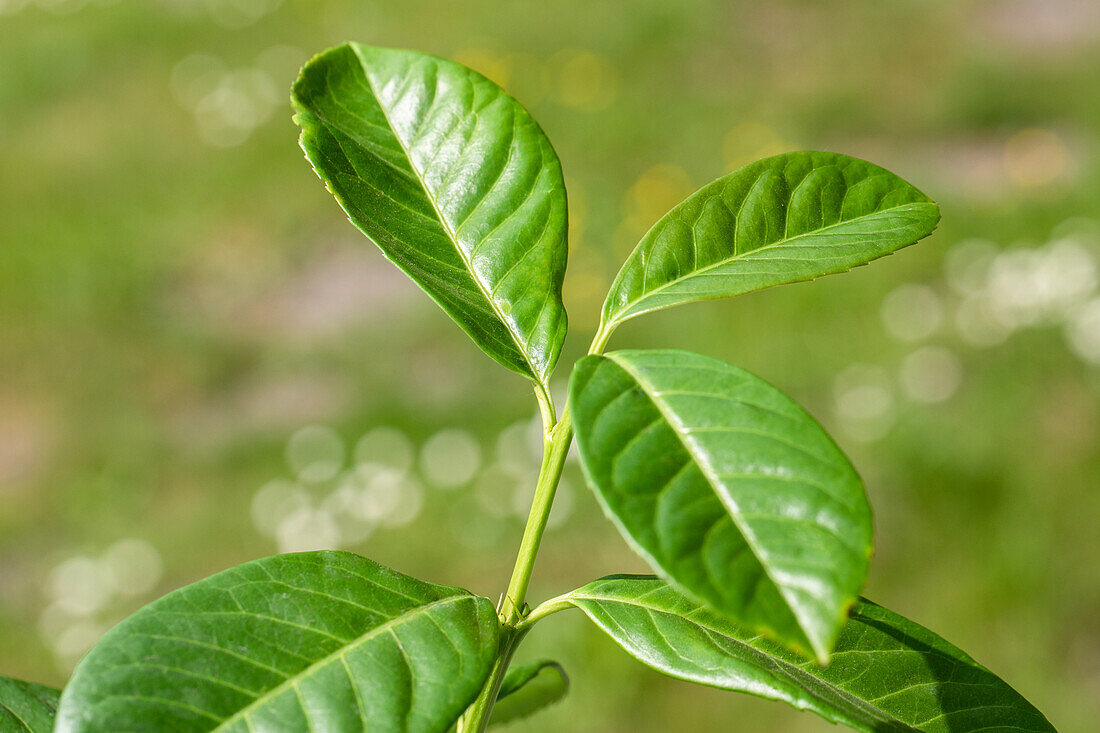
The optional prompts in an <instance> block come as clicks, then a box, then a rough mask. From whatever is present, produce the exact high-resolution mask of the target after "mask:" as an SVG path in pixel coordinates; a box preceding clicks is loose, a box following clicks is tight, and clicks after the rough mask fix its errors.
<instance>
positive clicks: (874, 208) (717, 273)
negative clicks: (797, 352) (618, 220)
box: [603, 152, 940, 326]
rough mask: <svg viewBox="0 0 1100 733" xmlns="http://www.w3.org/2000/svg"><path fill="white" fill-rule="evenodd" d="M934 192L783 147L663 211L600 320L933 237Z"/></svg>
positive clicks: (845, 266) (754, 285)
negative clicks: (782, 150) (783, 150)
mask: <svg viewBox="0 0 1100 733" xmlns="http://www.w3.org/2000/svg"><path fill="white" fill-rule="evenodd" d="M939 218H940V215H939V208H938V207H937V206H936V204H935V203H934V202H933V201H932V199H930V198H928V197H927V196H925V195H924V194H923V193H921V192H920V191H918V190H917V189H916V188H914V187H913V186H911V185H909V184H908V183H906V182H905V181H903V180H902V179H900V178H898V177H897V176H895V175H894V174H893V173H890V172H889V171H887V170H884V169H882V168H879V167H878V166H876V165H872V164H871V163H868V162H866V161H863V160H858V159H856V158H850V157H848V156H846V155H837V154H836V153H810V152H801V153H786V154H784V155H777V156H775V157H773V158H765V159H764V160H759V161H757V162H755V163H752V164H750V165H747V166H745V167H744V168H740V169H738V170H736V171H734V172H733V173H730V174H729V175H727V176H723V177H722V178H719V179H718V180H717V181H714V182H713V183H709V184H707V185H706V186H704V187H703V188H701V189H699V190H698V191H696V192H695V193H694V194H692V195H691V196H689V197H688V198H687V199H685V200H684V201H683V203H681V204H679V205H677V206H676V207H675V208H673V209H672V210H671V211H670V212H668V213H667V214H665V215H664V217H662V218H661V220H660V221H658V222H657V223H656V224H655V225H654V226H653V228H652V229H650V230H649V232H648V233H647V234H646V235H645V237H643V238H642V241H641V242H640V243H639V244H638V247H637V248H636V249H635V250H634V252H633V253H632V254H631V255H630V257H629V258H628V259H627V261H626V263H625V264H624V265H623V267H622V269H621V270H620V271H619V274H618V276H617V277H616V278H615V282H614V284H613V285H612V286H611V291H610V292H609V293H608V296H607V301H606V302H605V303H604V313H603V318H604V323H605V324H608V325H612V326H613V325H615V324H618V323H620V322H622V321H624V320H626V319H628V318H632V317H634V316H637V315H641V314H642V313H648V312H649V311H653V310H658V309H660V308H668V307H670V306H673V305H678V304H680V303H688V302H691V301H695V300H706V299H711V298H726V297H730V296H734V295H741V294H743V293H750V292H752V291H754V290H761V289H762V288H768V287H772V286H773V285H782V284H783V283H793V282H800V281H803V280H811V279H813V278H815V277H820V276H821V275H829V274H832V273H836V272H844V271H846V270H850V269H851V268H853V267H855V266H857V265H863V264H866V263H868V262H870V261H871V260H874V259H877V258H879V257H882V256H883V255H887V254H890V253H891V252H894V251H896V250H899V249H901V248H902V247H906V246H908V245H910V244H913V243H915V242H916V241H918V240H919V239H921V238H923V237H925V236H927V235H928V234H929V233H931V231H932V230H933V229H934V228H935V227H936V223H937V222H938V221H939Z"/></svg>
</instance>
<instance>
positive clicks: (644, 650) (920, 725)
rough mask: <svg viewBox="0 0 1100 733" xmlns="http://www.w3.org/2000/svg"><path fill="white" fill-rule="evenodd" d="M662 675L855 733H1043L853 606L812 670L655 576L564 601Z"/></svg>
mask: <svg viewBox="0 0 1100 733" xmlns="http://www.w3.org/2000/svg"><path fill="white" fill-rule="evenodd" d="M567 598H568V600H570V602H572V603H573V605H575V606H577V607H578V608H580V609H581V610H582V611H584V613H585V614H587V615H588V616H589V618H591V619H592V621H594V622H595V623H596V624H597V625H598V626H599V627H600V628H602V629H603V630H604V631H605V632H607V634H608V635H610V636H611V637H612V638H613V639H614V640H615V641H616V642H617V643H618V644H619V645H621V646H622V647H623V648H624V649H626V651H627V652H629V653H630V654H631V655H633V656H634V657H635V658H637V659H638V660H639V661H641V662H643V663H644V664H646V665H648V666H650V667H652V668H654V669H656V670H657V671H659V672H663V673H664V674H668V675H671V676H673V677H676V678H679V679H683V680H687V681H689V682H697V683H701V684H705V685H710V686H713V687H718V688H722V689H726V690H735V691H738V692H746V693H749V694H752V695H757V696H759V697H764V698H768V699H771V700H778V701H781V702H786V703H788V704H790V705H793V706H794V707H796V708H798V709H800V710H809V711H812V712H814V713H817V714H818V715H820V716H822V717H824V718H826V719H827V720H830V721H832V722H834V723H841V724H844V725H848V726H850V727H852V728H855V729H857V730H862V731H872V732H875V733H879V732H883V731H924V732H925V733H977V732H978V731H982V732H983V733H992V732H997V733H1025V732H1030V733H1040V732H1042V733H1051V732H1053V731H1054V727H1053V726H1052V725H1051V724H1050V723H1049V722H1048V721H1047V720H1046V718H1045V717H1043V714H1042V713H1040V712H1039V711H1038V710H1036V709H1035V708H1034V707H1033V706H1032V705H1031V704H1030V703H1029V702H1027V700H1025V699H1024V698H1023V697H1022V696H1020V694H1019V693H1017V692H1016V691H1015V690H1013V689H1012V688H1011V687H1010V686H1009V685H1008V684H1007V683H1005V682H1004V681H1002V680H1001V679H999V678H998V677H997V676H996V675H994V674H993V673H992V672H990V671H989V670H987V669H986V668H984V667H982V666H981V665H980V664H978V663H977V662H975V661H974V660H973V659H971V658H970V657H969V656H967V655H966V654H965V653H964V652H962V651H961V650H959V649H958V648H957V647H955V646H953V645H952V644H950V643H948V642H947V641H945V640H943V639H942V638H940V637H939V636H937V635H936V634H934V633H932V632H931V631H929V630H928V629H926V628H924V627H922V626H920V625H919V624H916V623H914V622H912V621H909V620H908V619H905V618H903V617H901V616H899V615H897V614H896V613H893V612H892V611H888V610H886V609H885V608H883V607H881V606H878V605H876V604H874V603H872V602H870V601H867V600H864V599H860V600H859V602H858V603H857V604H856V605H855V607H854V608H853V609H852V615H851V619H850V620H849V622H848V623H847V624H846V625H845V627H844V630H843V631H842V632H841V634H840V637H839V639H838V640H837V644H836V650H835V651H834V652H833V657H832V663H831V664H830V665H829V666H828V667H820V666H818V665H816V664H815V663H813V662H810V661H807V660H804V659H801V658H799V657H798V656H796V655H794V654H792V653H791V652H790V651H789V650H787V649H785V648H784V647H782V646H781V645H779V644H776V643H774V642H772V641H770V640H768V639H766V638H764V637H762V636H761V635H759V634H756V633H754V632H752V631H749V630H747V629H745V628H744V627H742V626H739V625H737V624H734V623H732V622H731V621H729V620H727V619H724V618H722V617H721V616H719V615H717V614H715V613H713V612H712V611H710V610H708V609H706V608H704V607H702V606H700V605H699V604H697V603H695V602H694V601H691V600H689V599H688V598H686V597H684V596H683V595H682V594H680V593H678V592H677V591H676V590H675V589H674V588H672V587H671V586H669V585H668V584H667V583H665V582H664V581H662V580H660V579H658V578H655V577H653V576H627V575H623V576H612V577H608V578H603V579H601V580H597V581H595V582H593V583H590V584H589V585H587V586H584V587H583V588H580V589H578V590H576V591H574V592H573V593H571V594H569V595H568V596H567Z"/></svg>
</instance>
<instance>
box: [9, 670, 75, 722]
mask: <svg viewBox="0 0 1100 733" xmlns="http://www.w3.org/2000/svg"><path fill="white" fill-rule="evenodd" d="M60 695H61V692H60V691H59V690H55V689H53V688H52V687H46V686H45V685H39V684H36V683H34V682H24V681H23V680H17V679H13V678H11V677H4V676H3V675H0V733H50V731H52V730H53V723H54V715H56V714H57V698H58V696H60Z"/></svg>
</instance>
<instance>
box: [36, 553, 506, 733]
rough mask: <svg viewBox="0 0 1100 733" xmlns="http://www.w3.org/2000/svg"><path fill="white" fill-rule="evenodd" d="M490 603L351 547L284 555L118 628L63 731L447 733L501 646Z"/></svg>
mask: <svg viewBox="0 0 1100 733" xmlns="http://www.w3.org/2000/svg"><path fill="white" fill-rule="evenodd" d="M498 637H499V630H498V625H497V619H496V613H495V611H494V609H493V605H492V604H491V603H490V602H489V601H487V600H486V599H484V598H479V597H477V596H473V595H470V594H469V593H467V592H466V591H463V590H460V589H458V588H451V587H448V586H442V585H434V584H431V583H425V582H423V581H420V580H416V579H414V578H410V577H408V576H406V575H402V574H400V573H397V572H394V571H393V570H389V569H388V568H385V567H382V566H381V565H378V564H377V563H374V562H371V561H370V560H367V559H365V558H362V557H359V556H357V555H352V554H350V553H346V552H307V553H300V554H294V555H277V556H275V557H269V558H266V559H263V560H256V561H254V562H249V563H245V564H244V565H239V566H237V567H235V568H231V569H229V570H226V571H224V572H221V573H218V574H217V575H214V576H211V577H209V578H206V579H205V580H201V581H199V582H197V583H194V584H193V585H189V586H186V587H185V588H181V589H180V590H177V591H175V592H174V593H170V594H169V595H167V596H165V597H164V598H161V599H160V600H158V601H155V602H154V603H152V604H150V605H148V606H146V607H145V608H143V609H141V610H140V611H138V612H137V613H135V614H134V615H133V616H130V617H129V618H128V619H126V620H125V621H123V622H122V623H120V624H119V625H118V626H116V627H115V628H113V629H111V630H110V631H109V632H107V634H106V635H105V636H104V637H103V639H102V640H101V641H100V642H99V643H98V644H97V645H96V646H95V647H94V648H93V649H92V651H91V652H89V653H88V656H86V657H85V658H84V660H83V661H82V662H81V663H80V664H79V665H78V666H77V668H76V671H75V672H74V673H73V678H72V681H71V682H70V683H69V685H68V686H67V687H66V688H65V692H64V694H63V695H62V697H61V707H60V710H59V711H58V718H57V720H58V722H57V731H58V733H67V732H75V731H89V732H90V731H98V732H102V733H119V731H177V732H185V731H186V732H190V731H196V732H197V731H214V730H216V731H220V732H222V733H228V732H229V731H236V732H239V733H247V732H248V731H262V730H272V731H274V730H279V731H308V730H316V731H326V733H328V732H331V733H342V732H344V731H347V732H349V733H350V732H352V731H355V732H358V731H362V730H363V729H364V726H366V725H367V724H368V723H369V729H370V730H371V731H372V732H373V731H395V732H396V731H402V732H411V731H425V732H427V731H445V730H447V729H448V728H449V727H450V726H451V724H452V723H454V721H455V720H456V719H457V718H458V716H459V715H460V714H461V713H462V711H463V710H464V709H465V707H466V706H467V705H468V704H469V703H470V702H471V701H472V700H473V699H474V697H475V696H476V695H477V693H478V690H479V689H480V687H481V685H482V684H483V682H484V680H485V679H486V678H487V677H488V674H489V671H490V668H491V666H492V664H493V660H494V658H495V657H496V654H497V646H498Z"/></svg>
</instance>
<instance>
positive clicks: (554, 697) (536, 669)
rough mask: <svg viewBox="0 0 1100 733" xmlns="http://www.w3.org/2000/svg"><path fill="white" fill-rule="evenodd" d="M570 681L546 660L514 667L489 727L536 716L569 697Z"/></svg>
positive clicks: (498, 697) (563, 672)
mask: <svg viewBox="0 0 1100 733" xmlns="http://www.w3.org/2000/svg"><path fill="white" fill-rule="evenodd" d="M567 692H569V677H568V676H567V675H566V674H565V670H564V669H562V666H561V665H560V664H558V663H557V662H551V661H549V660H543V661H541V662H528V663H527V664H517V665H513V666H512V667H511V668H510V669H509V670H508V673H507V674H506V675H505V676H504V681H503V682H502V683H501V686H500V692H499V693H498V694H497V703H496V707H494V708H493V715H492V718H491V719H490V720H489V725H498V724H501V723H509V722H511V721H513V720H519V719H520V718H526V717H528V716H530V715H534V714H535V713H537V712H538V711H540V710H542V709H543V708H546V707H549V706H550V705H553V704H554V703H556V702H558V701H559V700H561V699H562V698H563V697H565V695H566V693H567Z"/></svg>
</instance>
